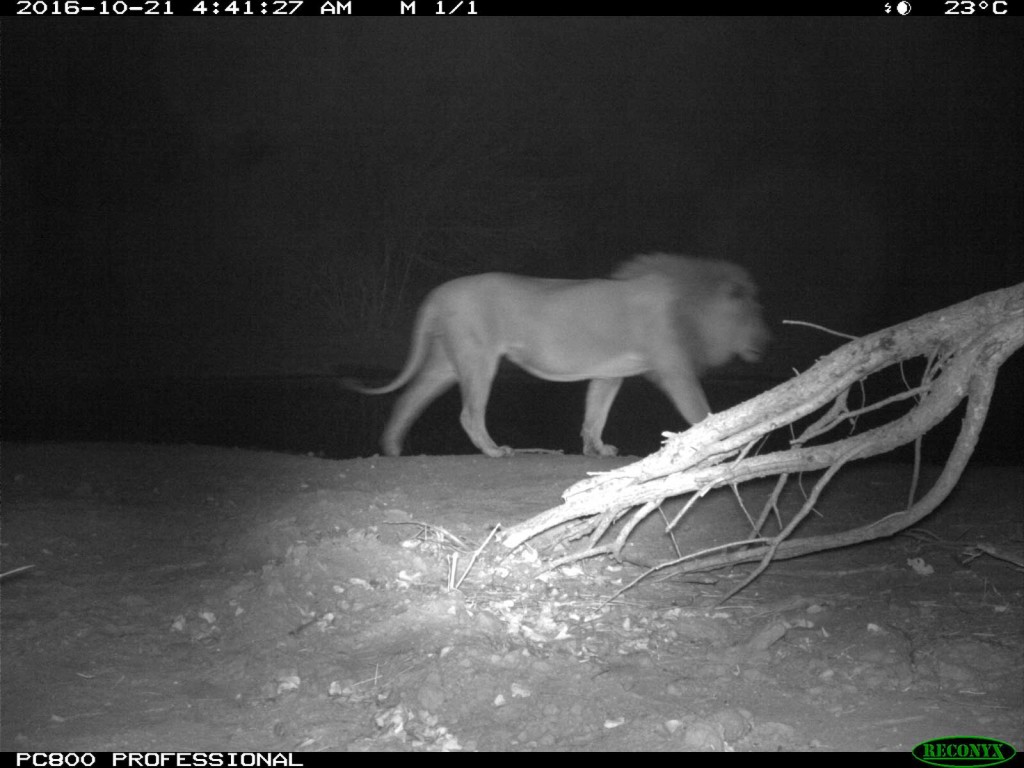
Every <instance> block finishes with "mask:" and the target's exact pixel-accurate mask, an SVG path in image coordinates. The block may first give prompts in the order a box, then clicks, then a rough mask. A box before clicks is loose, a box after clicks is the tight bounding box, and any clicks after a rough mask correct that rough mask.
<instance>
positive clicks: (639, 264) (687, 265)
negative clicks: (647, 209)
mask: <svg viewBox="0 0 1024 768" xmlns="http://www.w3.org/2000/svg"><path fill="white" fill-rule="evenodd" d="M611 276H612V278H613V279H615V280H642V279H645V278H648V277H656V278H658V279H659V280H660V281H664V282H666V283H667V284H669V285H671V286H672V288H673V289H674V291H675V292H676V293H677V295H680V296H684V297H689V296H696V297H701V298H703V297H711V296H713V295H714V289H715V288H717V287H718V286H720V285H722V284H723V283H738V284H740V285H742V286H744V287H746V288H750V289H752V290H753V286H754V282H753V279H752V278H751V277H750V274H749V273H748V272H747V270H745V269H744V268H743V267H741V266H739V265H737V264H733V263H732V262H729V261H723V260H721V259H703V258H696V257H693V256H679V255H676V254H670V253H646V254H640V255H638V256H634V257H633V258H631V259H629V260H628V261H625V262H623V263H622V264H620V265H619V266H618V268H616V270H615V271H614V272H613V273H612V275H611Z"/></svg>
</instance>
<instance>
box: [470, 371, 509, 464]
mask: <svg viewBox="0 0 1024 768" xmlns="http://www.w3.org/2000/svg"><path fill="white" fill-rule="evenodd" d="M468 363H469V364H467V365H463V366H460V368H459V386H460V387H461V388H462V413H461V414H459V421H460V422H461V423H462V428H463V429H464V430H466V434H467V435H469V439H470V440H472V441H473V445H475V446H476V447H477V448H479V449H480V450H481V451H483V452H484V453H485V454H487V455H488V456H490V457H491V458H493V459H500V458H502V457H504V456H511V455H512V448H511V447H509V446H507V445H498V444H497V443H495V442H494V440H493V439H492V438H491V435H490V433H488V431H487V423H486V418H485V417H486V415H487V400H488V399H489V398H490V396H491V384H492V383H493V382H494V374H495V373H496V372H497V370H498V358H497V357H495V358H494V359H485V358H480V357H477V358H473V359H472V360H469V361H468ZM464 369H465V370H464Z"/></svg>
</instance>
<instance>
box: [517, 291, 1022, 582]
mask: <svg viewBox="0 0 1024 768" xmlns="http://www.w3.org/2000/svg"><path fill="white" fill-rule="evenodd" d="M1022 344H1024V283H1021V284H1019V285H1016V286H1013V287H1011V288H1005V289H1002V290H999V291H993V292H991V293H986V294H982V295H980V296H977V297H975V298H973V299H970V300H968V301H964V302H962V303H960V304H956V305H954V306H952V307H948V308H946V309H942V310H939V311H937V312H932V313H930V314H927V315H923V316H922V317H919V318H916V319H914V320H910V321H908V322H906V323H902V324H900V325H896V326H893V327H891V328H887V329H885V330H882V331H878V332H877V333H873V334H871V335H869V336H865V337H863V338H859V339H856V340H854V341H851V342H850V343H848V344H846V345H844V346H843V347H840V348H839V349H837V350H836V351H835V352H833V353H831V354H830V355H828V356H827V357H824V358H822V359H821V360H820V361H818V362H817V363H816V364H815V365H814V366H813V367H812V368H810V369H809V370H808V371H806V372H805V373H803V374H801V375H799V376H797V377H796V378H794V379H792V380H790V381H788V382H786V383H784V384H782V385H780V386H778V387H776V388H774V389H772V390H770V391H768V392H765V393H764V394H762V395H760V396H758V397H755V398H753V399H752V400H748V401H747V402H745V403H742V404H740V405H738V406H736V407H735V408H731V409H730V410H728V411H723V412H721V413H717V414H713V415H711V416H709V417H708V418H707V419H705V420H704V421H702V422H701V423H699V424H697V425H695V426H693V427H691V428H690V429H688V430H686V431H685V432H681V433H665V436H666V440H665V443H664V445H663V447H662V448H661V450H659V451H658V452H657V453H654V454H652V455H651V456H648V457H646V458H644V459H641V460H640V461H637V462H635V463H633V464H629V465H627V466H624V467H620V468H618V469H615V470H611V471H608V472H600V473H595V474H594V475H593V476H591V477H589V478H587V479H585V480H582V481H580V482H578V483H576V484H575V485H573V486H572V487H570V488H569V489H567V490H566V491H565V492H564V493H563V495H562V498H563V503H562V504H560V505H559V506H557V507H554V508H552V509H549V510H547V511H545V512H542V513H541V514H539V515H537V516H535V517H533V518H531V519H529V520H526V521H525V522H523V523H521V524H519V525H517V526H515V527H513V528H511V529H509V530H508V531H507V532H506V534H505V536H504V538H503V543H504V544H505V546H507V547H509V548H514V547H518V546H520V545H522V544H523V543H525V542H527V541H529V540H530V539H533V538H535V537H537V536H540V535H541V534H545V536H544V539H545V540H546V542H547V543H568V542H571V541H576V540H578V539H582V538H584V537H587V538H588V539H589V541H588V543H587V545H585V546H583V547H582V548H580V549H579V550H578V551H576V552H574V553H573V554H570V555H567V556H565V557H562V558H559V559H557V560H553V561H551V563H550V566H551V567H558V566H560V565H565V564H567V563H570V562H575V561H578V560H582V559H585V558H590V557H594V556H598V555H611V556H612V557H614V558H616V559H621V552H622V548H623V547H624V546H625V544H626V541H627V540H628V538H629V536H630V534H631V533H632V532H633V531H634V529H635V528H636V526H637V525H638V524H639V523H640V522H641V521H643V520H644V519H645V518H646V517H647V516H648V515H650V514H652V513H653V512H654V511H656V510H658V509H659V508H660V505H661V503H662V502H663V501H664V500H665V499H667V498H670V497H674V496H681V495H684V494H690V498H689V500H688V501H687V502H686V503H685V504H684V506H683V508H682V509H681V510H680V512H679V513H678V514H677V515H676V516H675V517H674V519H672V520H671V521H669V523H668V526H667V529H666V530H667V531H668V532H670V531H671V530H672V529H673V528H674V527H675V526H676V525H677V524H678V523H679V521H680V520H681V519H682V517H683V515H684V514H685V513H686V512H687V511H689V510H690V509H691V508H692V507H693V505H694V504H696V503H697V502H698V501H699V499H701V498H702V497H703V496H704V495H705V494H707V493H708V492H709V491H710V490H712V489H714V488H719V487H722V486H732V487H733V488H734V490H735V489H736V488H737V487H738V486H739V485H740V484H741V483H744V482H747V481H750V480H754V479H757V478H764V477H772V476H777V477H778V480H777V482H776V484H775V488H774V490H773V491H772V493H771V495H770V497H769V498H768V500H767V502H766V503H765V504H764V507H763V509H762V510H761V512H760V514H759V515H758V516H757V518H756V519H753V518H751V519H750V523H751V529H752V531H751V535H750V537H748V538H746V539H743V540H740V541H735V542H731V543H729V544H726V545H723V546H720V547H715V548H713V549H710V550H704V551H700V552H694V553H691V554H688V555H685V556H682V555H681V556H680V557H678V558H676V559H674V560H670V561H668V562H665V563H662V564H660V565H658V566H656V567H655V568H653V569H651V571H648V574H649V573H652V572H654V571H657V570H661V569H663V568H668V567H674V568H677V569H678V570H679V571H680V572H684V573H688V572H692V571H699V570H708V569H711V568H718V567H721V566H725V565H732V564H737V563H745V562H759V563H760V565H759V566H758V568H756V569H755V570H754V571H753V572H752V573H751V575H750V576H749V577H748V579H747V580H746V581H744V582H743V583H742V584H741V585H740V586H739V587H737V588H736V589H735V590H733V592H732V593H730V596H731V594H734V593H735V592H737V591H739V589H742V588H743V587H744V586H746V585H747V584H748V583H750V581H752V580H753V579H754V578H756V577H757V575H758V574H759V573H761V571H763V570H764V568H765V567H767V565H768V563H769V562H771V560H772V559H774V558H779V559H786V558H791V557H799V556H801V555H806V554H810V553H813V552H819V551H823V550H827V549H834V548H836V547H844V546H848V545H850V544H856V543H859V542H863V541H869V540H871V539H876V538H881V537H885V536H891V535H892V534H894V533H897V532H899V531H901V530H903V529H905V528H907V527H909V526H912V525H914V524H915V523H917V522H918V521H920V520H921V519H922V518H923V517H925V516H926V515H928V514H929V513H930V512H931V511H932V510H934V509H935V508H936V507H937V506H938V505H939V504H940V503H941V502H942V501H943V500H944V499H945V498H946V496H947V495H948V494H949V492H950V491H951V490H952V489H953V487H954V486H955V485H956V483H957V481H958V479H959V478H960V475H961V473H962V472H963V470H964V467H965V466H966V465H967V462H968V460H969V459H970V456H971V453H972V452H973V451H974V447H975V445H976V444H977V440H978V435H979V434H980V432H981V428H982V426H983V424H984V422H985V416H986V414H987V412H988V407H989V402H990V400H991V396H992V391H993V388H994V386H995V380H996V374H997V373H998V371H999V367H1000V366H1001V365H1002V363H1003V362H1004V361H1005V360H1006V358H1007V357H1009V356H1010V355H1011V354H1012V353H1013V352H1014V351H1016V350H1017V349H1018V348H1020V347H1021V345H1022ZM918 357H923V358H924V359H925V360H926V361H927V362H926V365H925V367H924V371H923V373H922V375H921V376H920V380H919V381H917V382H916V383H914V384H907V386H906V389H905V390H904V391H902V392H899V393H897V394H895V395H893V396H891V397H888V398H885V399H883V400H881V401H878V402H874V403H870V404H863V405H860V406H857V407H851V406H850V405H849V400H850V393H851V390H852V389H854V388H856V387H859V386H860V385H861V383H862V382H863V380H864V379H866V378H867V377H868V376H870V375H871V374H873V373H876V372H878V371H881V370H882V369H884V368H887V367H889V366H892V365H901V364H903V363H904V362H905V361H908V360H911V359H913V358H918ZM904 381H905V379H904ZM964 398H966V399H967V407H966V412H965V415H964V419H963V423H962V425H961V428H960V432H959V435H958V437H957V439H956V442H955V444H954V446H953V448H952V450H951V452H950V454H949V456H948V458H947V460H946V463H945V465H944V467H943V470H942V472H941V473H940V475H939V476H938V478H937V479H936V480H935V482H934V484H933V485H932V487H931V488H930V489H929V490H928V491H927V492H926V493H924V494H923V495H921V496H920V497H917V494H916V485H917V478H918V469H919V466H918V464H917V463H915V467H914V481H913V482H912V484H911V492H910V498H909V499H908V500H907V502H906V503H905V504H904V505H901V506H899V507H898V508H896V509H895V510H894V511H892V512H891V513H890V514H888V515H885V516H884V517H882V518H881V519H879V520H877V521H875V522H872V523H870V524H868V525H864V526H861V527H857V528H853V529H850V530H847V531H843V532H840V533H834V534H829V535H822V536H810V537H803V538H795V539H791V538H790V535H791V534H792V533H793V531H794V530H796V528H797V527H798V526H799V525H800V523H801V522H802V521H803V520H804V518H805V517H806V516H807V515H808V514H810V512H811V511H812V510H813V509H814V506H815V503H816V502H817V500H818V497H819V496H820V494H821V492H822V490H823V489H824V488H825V486H826V485H827V484H828V483H829V482H830V481H831V480H832V478H833V477H834V476H835V474H836V473H837V472H838V471H839V470H840V469H841V468H842V467H843V466H844V465H845V464H847V463H848V462H850V461H853V460H855V459H864V458H868V457H870V456H876V455H879V454H883V453H887V452H889V451H891V450H893V449H894V448H897V447H899V446H901V445H905V444H907V443H911V442H914V441H918V449H919V448H920V442H919V441H920V439H921V437H922V436H923V435H924V434H925V433H926V432H928V431H929V430H930V429H932V428H933V427H934V426H935V425H937V424H938V423H940V422H941V421H942V420H943V419H945V418H946V417H947V416H948V415H949V414H950V413H951V412H952V411H953V410H954V409H955V408H956V407H957V406H958V405H959V404H960V403H961V401H962V400H963V399H964ZM900 402H902V403H904V404H905V405H907V406H908V409H907V410H906V411H905V412H904V413H902V414H901V415H900V416H899V417H898V418H895V419H893V420H892V421H890V422H888V423H885V424H883V425H882V426H878V427H875V428H872V429H869V430H866V431H864V432H862V433H859V434H849V432H850V431H851V430H850V429H849V427H850V426H852V424H853V422H854V421H855V420H856V419H857V418H858V417H860V416H862V415H863V414H866V413H868V412H871V411H878V410H880V409H882V408H885V407H887V406H890V405H892V404H893V403H900ZM829 404H830V405H829ZM826 406H829V407H828V408H827V410H825V412H824V413H823V414H822V415H821V416H820V417H819V418H816V419H815V420H814V421H813V422H812V423H811V424H810V425H808V426H805V427H802V428H801V430H800V432H799V434H796V435H795V436H794V437H793V438H792V439H791V440H790V442H789V448H788V449H787V450H782V451H778V452H774V453H767V454H764V455H754V453H755V451H754V448H755V447H756V446H757V445H758V444H759V443H760V441H761V440H762V438H764V437H765V436H766V435H768V434H769V433H770V432H773V431H774V430H777V429H779V428H782V427H786V426H789V427H790V429H795V427H794V426H793V425H795V423H796V422H797V421H799V420H800V419H802V418H805V417H807V416H809V415H811V414H814V413H815V412H817V411H819V410H821V409H824V408H825V407H826ZM843 425H846V426H847V434H848V436H846V437H839V438H835V435H836V433H837V431H838V429H839V428H840V427H842V426H843ZM830 438H831V441H829V440H830ZM917 455H918V456H919V451H918V454H917ZM816 470H824V472H823V473H822V475H821V476H820V477H819V478H818V480H817V482H816V484H815V485H814V487H813V488H812V490H811V492H810V493H809V494H807V496H806V499H805V500H804V502H803V503H802V505H801V506H800V508H799V509H798V510H797V511H796V513H795V514H794V515H793V516H792V518H790V519H789V521H788V522H787V523H785V524H784V525H783V524H780V527H781V530H780V531H779V533H778V534H776V535H774V536H767V535H765V534H764V529H765V523H766V522H767V521H768V519H769V517H770V516H771V515H772V514H773V513H774V514H775V515H777V516H778V519H779V520H780V521H781V520H782V519H783V518H782V515H781V514H780V510H779V499H780V497H781V495H782V491H783V489H784V488H785V486H786V484H787V482H788V480H789V478H790V476H791V475H793V474H794V473H803V472H810V471H816ZM624 518H625V519H624ZM620 520H622V521H623V524H622V525H621V527H620V528H618V530H617V531H615V533H614V536H610V535H609V531H610V529H611V528H612V526H613V525H614V524H615V523H617V522H619V521H620ZM546 532H547V533H546ZM606 537H607V539H608V540H606ZM646 575H647V574H645V576H646ZM641 578H642V577H641ZM727 597H728V596H727Z"/></svg>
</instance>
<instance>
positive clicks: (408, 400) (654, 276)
mask: <svg viewBox="0 0 1024 768" xmlns="http://www.w3.org/2000/svg"><path fill="white" fill-rule="evenodd" d="M770 338H771V337H770V334H769V332H768V329H767V327H766V326H765V323H764V320H763V318H762V314H761V305H760V304H759V303H758V301H757V287H756V286H755V285H754V282H753V280H752V279H751V277H750V275H749V274H748V273H747V271H746V270H745V269H743V268H742V267H739V266H737V265H735V264H732V263H729V262H727V261H719V260H712V259H698V258H692V257H686V256H674V255H669V254H663V253H656V254H647V255H641V256H635V257H634V258H632V259H630V260H629V261H626V262H624V263H623V264H622V265H620V267H619V268H618V269H617V270H616V271H615V272H614V273H613V274H612V276H611V278H609V279H598V280H559V279H548V278H536V277H522V276H519V275H512V274H505V273H498V272H491V273H487V274H482V275H474V276H470V277H460V278H458V279H455V280H451V281H450V282H447V283H443V284H442V285H440V286H438V287H437V288H435V289H434V290H433V291H431V292H430V294H429V295H428V296H427V297H426V299H425V300H424V302H423V304H422V306H420V308H419V312H418V314H417V316H416V321H415V325H414V327H413V332H412V348H411V350H410V352H409V357H408V359H407V361H406V363H405V367H404V368H403V369H402V372H401V373H400V374H399V375H398V377H397V378H396V379H395V380H394V381H392V382H391V383H390V384H387V385H385V386H382V387H376V388H373V387H365V386H362V385H360V384H359V383H357V382H352V381H348V382H346V384H347V385H348V386H349V387H350V388H352V389H355V390H357V391H359V392H362V393H364V394H369V395H382V394H385V393H387V392H393V391H395V390H397V389H399V388H401V387H403V386H405V385H406V384H409V387H408V388H407V389H406V390H405V392H403V393H402V395H401V396H400V397H399V398H398V401H397V402H396V403H395V406H394V410H393V411H392V412H391V417H390V419H389V420H388V423H387V426H386V427H385V429H384V434H383V435H382V437H381V447H382V448H383V449H384V452H385V453H386V454H387V455H389V456H398V455H400V454H401V451H402V441H403V439H404V437H405V434H406V433H407V432H408V431H409V428H410V427H411V426H412V424H413V422H414V421H415V420H416V419H417V417H418V416H419V415H420V414H421V413H422V412H423V409H424V408H426V407H427V406H428V405H429V404H430V403H431V402H433V401H434V400H435V399H436V398H437V397H439V396H440V395H441V394H442V393H443V392H444V391H445V390H447V389H448V388H449V387H451V386H452V385H453V384H455V383H458V384H459V387H460V389H461V391H462V413H461V415H460V421H461V423H462V428H463V429H464V430H465V431H466V434H467V435H469V439H470V440H472V441H473V444H474V445H475V446H476V447H477V448H479V449H480V450H481V451H482V452H483V453H485V454H487V455H488V456H492V457H502V456H509V455H510V454H512V453H513V450H512V448H510V447H509V446H507V445H498V444H496V443H495V442H494V440H492V439H491V436H490V434H489V433H488V432H487V426H486V424H485V422H484V416H485V412H486V410H487V400H488V398H489V397H490V392H491V384H492V382H493V381H494V375H495V372H496V371H497V368H498V363H499V361H500V360H501V358H503V357H504V358H507V359H509V360H511V361H512V362H513V363H515V364H516V365H518V366H520V367H521V368H523V369H524V370H526V371H528V372H529V373H531V374H533V375H534V376H537V377H539V378H541V379H547V380H548V381H580V380H584V379H589V380H590V385H589V387H588V389H587V397H586V411H585V414H584V417H583V429H582V431H581V435H582V437H583V453H584V454H586V455H588V456H615V455H616V454H617V453H618V449H617V448H616V447H615V446H613V445H608V444H607V443H604V442H603V441H602V440H601V433H602V431H603V430H604V426H605V422H606V421H607V419H608V411H609V409H610V408H611V406H612V402H613V401H614V400H615V396H616V394H617V393H618V391H619V387H620V386H621V385H622V380H623V379H624V378H625V377H626V376H637V375H643V376H646V377H647V378H649V379H651V380H652V381H653V382H654V383H655V384H657V385H658V386H659V387H660V388H661V389H662V390H663V391H664V392H665V394H666V395H668V397H669V399H670V400H671V401H672V403H673V404H674V405H675V407H676V408H677V409H678V411H679V412H680V413H681V414H682V416H683V418H684V419H686V420H687V421H688V422H689V423H690V424H696V423H698V422H699V421H702V420H703V419H704V418H705V417H706V416H707V415H708V414H709V413H710V409H709V408H708V401H707V398H706V397H705V395H704V390H703V389H702V388H701V385H700V381H699V378H698V377H699V376H701V375H702V374H703V373H704V372H706V371H707V370H708V369H709V368H714V367H717V366H720V365H724V364H725V363H727V362H729V361H730V360H731V359H732V358H734V357H739V358H740V359H742V360H745V361H747V362H757V361H759V360H760V359H761V358H762V356H763V355H764V353H765V350H766V348H767V345H768V343H769V341H770Z"/></svg>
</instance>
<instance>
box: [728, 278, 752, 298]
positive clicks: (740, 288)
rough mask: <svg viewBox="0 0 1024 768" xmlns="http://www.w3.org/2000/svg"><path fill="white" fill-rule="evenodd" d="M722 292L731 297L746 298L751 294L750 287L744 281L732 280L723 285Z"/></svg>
mask: <svg viewBox="0 0 1024 768" xmlns="http://www.w3.org/2000/svg"><path fill="white" fill-rule="evenodd" d="M722 293H724V294H725V295H726V296H728V297H729V298H730V299H745V298H747V297H748V296H750V289H748V288H747V286H745V285H744V284H743V283H738V282H736V281H735V280H730V281H729V282H728V283H726V284H725V285H724V286H723V287H722Z"/></svg>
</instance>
